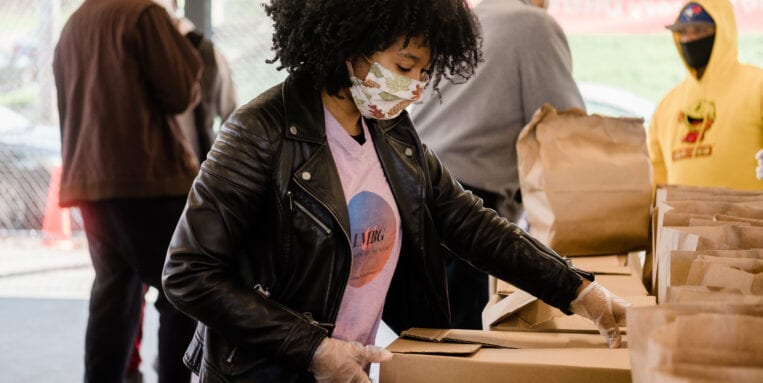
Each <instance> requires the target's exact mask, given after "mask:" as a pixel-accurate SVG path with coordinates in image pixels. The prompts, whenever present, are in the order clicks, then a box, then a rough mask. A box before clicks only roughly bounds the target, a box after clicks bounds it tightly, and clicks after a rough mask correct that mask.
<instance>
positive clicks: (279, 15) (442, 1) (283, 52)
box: [264, 0, 482, 95]
mask: <svg viewBox="0 0 763 383" xmlns="http://www.w3.org/2000/svg"><path fill="white" fill-rule="evenodd" d="M264 7H265V12H266V13H267V14H268V16H270V17H271V18H272V19H273V25H274V27H275V32H274V33H273V50H274V52H275V57H274V58H273V59H272V60H268V62H270V63H274V62H276V61H280V65H279V66H278V69H279V70H281V69H284V68H285V69H286V70H287V71H288V72H289V73H292V74H307V75H309V76H311V78H312V79H313V85H314V86H315V88H316V89H321V88H325V89H326V91H327V92H328V93H329V94H332V95H336V94H338V92H339V90H340V89H342V88H347V87H350V85H351V84H350V80H349V74H348V72H347V67H346V65H345V62H346V61H347V60H351V59H354V58H358V57H361V56H370V55H372V54H373V53H375V52H378V51H381V50H384V49H387V48H388V47H390V46H391V45H392V44H393V43H395V41H397V40H398V39H399V38H400V37H405V38H406V39H410V38H412V37H416V36H423V38H424V44H425V45H427V46H428V47H429V49H430V51H431V57H432V59H431V62H430V65H429V71H430V74H431V80H430V81H431V82H432V86H433V87H434V89H435V90H437V84H439V83H440V80H441V79H442V78H443V77H444V78H447V79H449V80H450V81H453V82H464V81H466V80H468V79H469V78H470V77H471V76H472V75H473V74H474V70H475V69H476V67H477V64H478V63H479V62H481V61H482V51H481V48H482V38H481V36H480V28H479V22H478V21H477V18H476V16H475V15H474V13H472V11H471V10H470V9H469V6H468V4H467V3H466V1H465V0H271V2H270V4H266V5H264Z"/></svg>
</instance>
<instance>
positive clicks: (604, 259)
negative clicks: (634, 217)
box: [490, 251, 646, 296]
mask: <svg viewBox="0 0 763 383" xmlns="http://www.w3.org/2000/svg"><path fill="white" fill-rule="evenodd" d="M641 253H643V252H639V251H634V252H630V253H628V254H616V255H596V256H584V257H575V258H570V261H571V262H572V264H573V265H574V266H575V267H577V268H579V269H581V270H585V271H590V272H592V273H594V274H596V275H597V278H599V276H601V275H621V276H623V275H626V276H627V275H634V276H636V278H637V279H638V278H640V276H641V273H642V269H641V268H642V265H641V257H643V255H641ZM490 278H491V285H490V287H491V290H490V294H491V295H493V294H498V295H503V296H507V295H509V294H511V293H513V292H515V291H517V290H519V289H518V288H517V287H515V286H514V285H512V284H511V283H509V282H506V281H502V280H500V279H496V278H493V277H490ZM605 279H606V278H605ZM642 285H643V283H642ZM629 286H630V285H629ZM632 286H636V285H632ZM641 291H643V292H646V289H643V290H641ZM632 292H633V290H631V292H630V293H632ZM636 295H641V292H638V294H636Z"/></svg>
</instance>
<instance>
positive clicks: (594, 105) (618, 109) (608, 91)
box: [578, 82, 656, 127]
mask: <svg viewBox="0 0 763 383" xmlns="http://www.w3.org/2000/svg"><path fill="white" fill-rule="evenodd" d="M578 89H580V93H581V94H582V96H583V101H584V102H585V104H586V109H588V113H590V114H601V115H605V116H611V117H643V118H644V127H647V126H648V125H649V120H651V118H652V113H654V108H655V107H656V104H655V103H654V102H653V101H652V100H649V99H647V98H644V97H641V96H639V95H637V94H635V93H633V92H630V91H628V90H625V89H622V88H616V87H613V86H610V85H605V84H598V83H591V82H578Z"/></svg>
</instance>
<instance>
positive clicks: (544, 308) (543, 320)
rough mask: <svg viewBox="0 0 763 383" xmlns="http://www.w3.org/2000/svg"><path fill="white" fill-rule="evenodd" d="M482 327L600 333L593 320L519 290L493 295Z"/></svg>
mask: <svg viewBox="0 0 763 383" xmlns="http://www.w3.org/2000/svg"><path fill="white" fill-rule="evenodd" d="M597 278H598V277H597ZM622 298H623V299H625V300H627V301H628V302H631V303H632V304H633V305H634V306H653V305H655V303H656V302H655V297H654V296H646V295H637V296H623V297H622ZM482 328H483V329H490V330H502V331H552V332H583V333H595V334H598V329H597V328H596V326H595V325H594V324H593V322H591V321H590V320H588V319H586V318H583V317H581V316H579V315H566V314H564V313H563V312H561V311H560V310H559V309H557V308H555V307H552V306H549V305H547V304H546V303H543V301H541V300H540V299H538V298H535V297H534V296H532V295H530V294H528V293H527V292H525V291H522V290H517V291H516V292H514V293H513V294H511V295H509V296H508V297H505V298H502V299H501V298H500V297H498V296H493V298H492V299H491V300H490V301H489V302H488V304H487V306H485V309H484V310H483V311H482ZM621 331H623V332H625V327H622V328H621Z"/></svg>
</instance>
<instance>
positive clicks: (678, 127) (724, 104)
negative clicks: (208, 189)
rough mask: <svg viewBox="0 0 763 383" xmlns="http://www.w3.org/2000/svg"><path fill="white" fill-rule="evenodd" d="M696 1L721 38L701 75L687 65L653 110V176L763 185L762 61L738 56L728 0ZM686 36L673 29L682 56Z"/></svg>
mask: <svg viewBox="0 0 763 383" xmlns="http://www.w3.org/2000/svg"><path fill="white" fill-rule="evenodd" d="M689 2H695V3H698V4H700V5H701V6H702V7H703V8H705V11H706V12H707V13H708V14H710V16H712V18H713V20H714V21H715V42H714V44H713V50H712V53H711V54H710V61H709V62H708V64H707V67H706V68H705V73H704V74H703V76H702V78H701V79H697V77H696V71H695V70H694V69H693V68H691V67H689V66H688V65H687V66H686V68H687V69H688V71H689V74H688V75H687V77H686V79H684V81H683V82H681V83H680V84H678V86H676V87H675V88H673V90H671V91H670V92H669V93H668V94H667V96H665V98H663V99H662V101H661V102H660V104H659V105H658V106H657V109H656V111H655V113H654V115H653V117H652V122H651V123H650V125H649V155H650V157H651V159H652V167H653V170H654V182H655V184H657V185H659V184H666V183H667V184H677V185H696V186H725V187H731V188H736V189H747V190H763V181H759V180H758V179H757V178H756V177H755V168H756V166H757V161H756V160H755V158H754V156H755V153H756V152H757V151H758V150H759V149H761V148H763V69H761V68H758V67H755V66H752V65H745V64H740V63H739V60H738V59H737V29H736V21H735V20H734V13H733V9H732V6H731V4H730V3H729V2H728V1H727V0H691V1H689ZM686 4H688V2H687V3H686ZM684 5H685V4H684ZM681 9H683V6H682V7H681ZM679 37H680V36H679V34H678V33H673V38H674V40H675V43H676V48H677V49H678V52H679V55H681V58H682V59H683V55H682V53H681V45H680V42H679ZM684 65H686V60H685V59H684Z"/></svg>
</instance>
